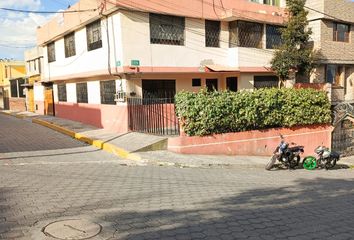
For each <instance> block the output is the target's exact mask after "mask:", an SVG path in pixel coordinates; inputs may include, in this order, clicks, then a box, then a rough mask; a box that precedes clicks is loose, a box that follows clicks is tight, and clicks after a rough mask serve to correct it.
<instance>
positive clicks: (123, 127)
mask: <svg viewBox="0 0 354 240" xmlns="http://www.w3.org/2000/svg"><path fill="white" fill-rule="evenodd" d="M54 107H55V116H56V117H60V118H65V119H69V120H73V121H77V122H81V123H84V124H89V125H92V126H95V127H98V128H104V129H107V130H110V131H114V132H119V133H124V132H128V109H127V106H118V105H105V104H86V103H64V102H56V103H55V105H54Z"/></svg>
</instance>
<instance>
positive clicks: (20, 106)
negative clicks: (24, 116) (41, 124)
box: [9, 98, 26, 112]
mask: <svg viewBox="0 0 354 240" xmlns="http://www.w3.org/2000/svg"><path fill="white" fill-rule="evenodd" d="M9 102H10V110H13V111H21V112H23V111H26V99H25V98H10V101H9Z"/></svg>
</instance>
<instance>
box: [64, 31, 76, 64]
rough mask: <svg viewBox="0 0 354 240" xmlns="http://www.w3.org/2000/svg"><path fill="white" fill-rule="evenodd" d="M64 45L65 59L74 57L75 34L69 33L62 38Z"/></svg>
mask: <svg viewBox="0 0 354 240" xmlns="http://www.w3.org/2000/svg"><path fill="white" fill-rule="evenodd" d="M64 45H65V57H66V58H68V57H71V56H75V55H76V50H75V33H70V34H68V35H66V36H65V37H64Z"/></svg>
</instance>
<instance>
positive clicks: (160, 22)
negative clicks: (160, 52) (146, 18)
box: [150, 13, 185, 45]
mask: <svg viewBox="0 0 354 240" xmlns="http://www.w3.org/2000/svg"><path fill="white" fill-rule="evenodd" d="M184 28H185V19H184V18H183V17H176V16H170V15H161V14H153V13H150V43H153V44H167V45H184Z"/></svg>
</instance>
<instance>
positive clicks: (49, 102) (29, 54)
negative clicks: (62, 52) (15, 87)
mask: <svg viewBox="0 0 354 240" xmlns="http://www.w3.org/2000/svg"><path fill="white" fill-rule="evenodd" d="M24 56H25V63H26V84H25V85H24V86H25V87H26V107H27V111H30V112H36V113H40V114H49V115H53V114H54V104H53V97H52V94H51V93H49V96H51V97H50V98H49V99H46V96H47V95H48V93H47V89H46V86H45V85H43V84H42V83H41V82H40V81H41V74H42V68H43V48H41V47H35V48H33V49H30V50H27V51H25V54H24ZM51 91H52V90H51V89H50V88H49V92H51Z"/></svg>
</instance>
